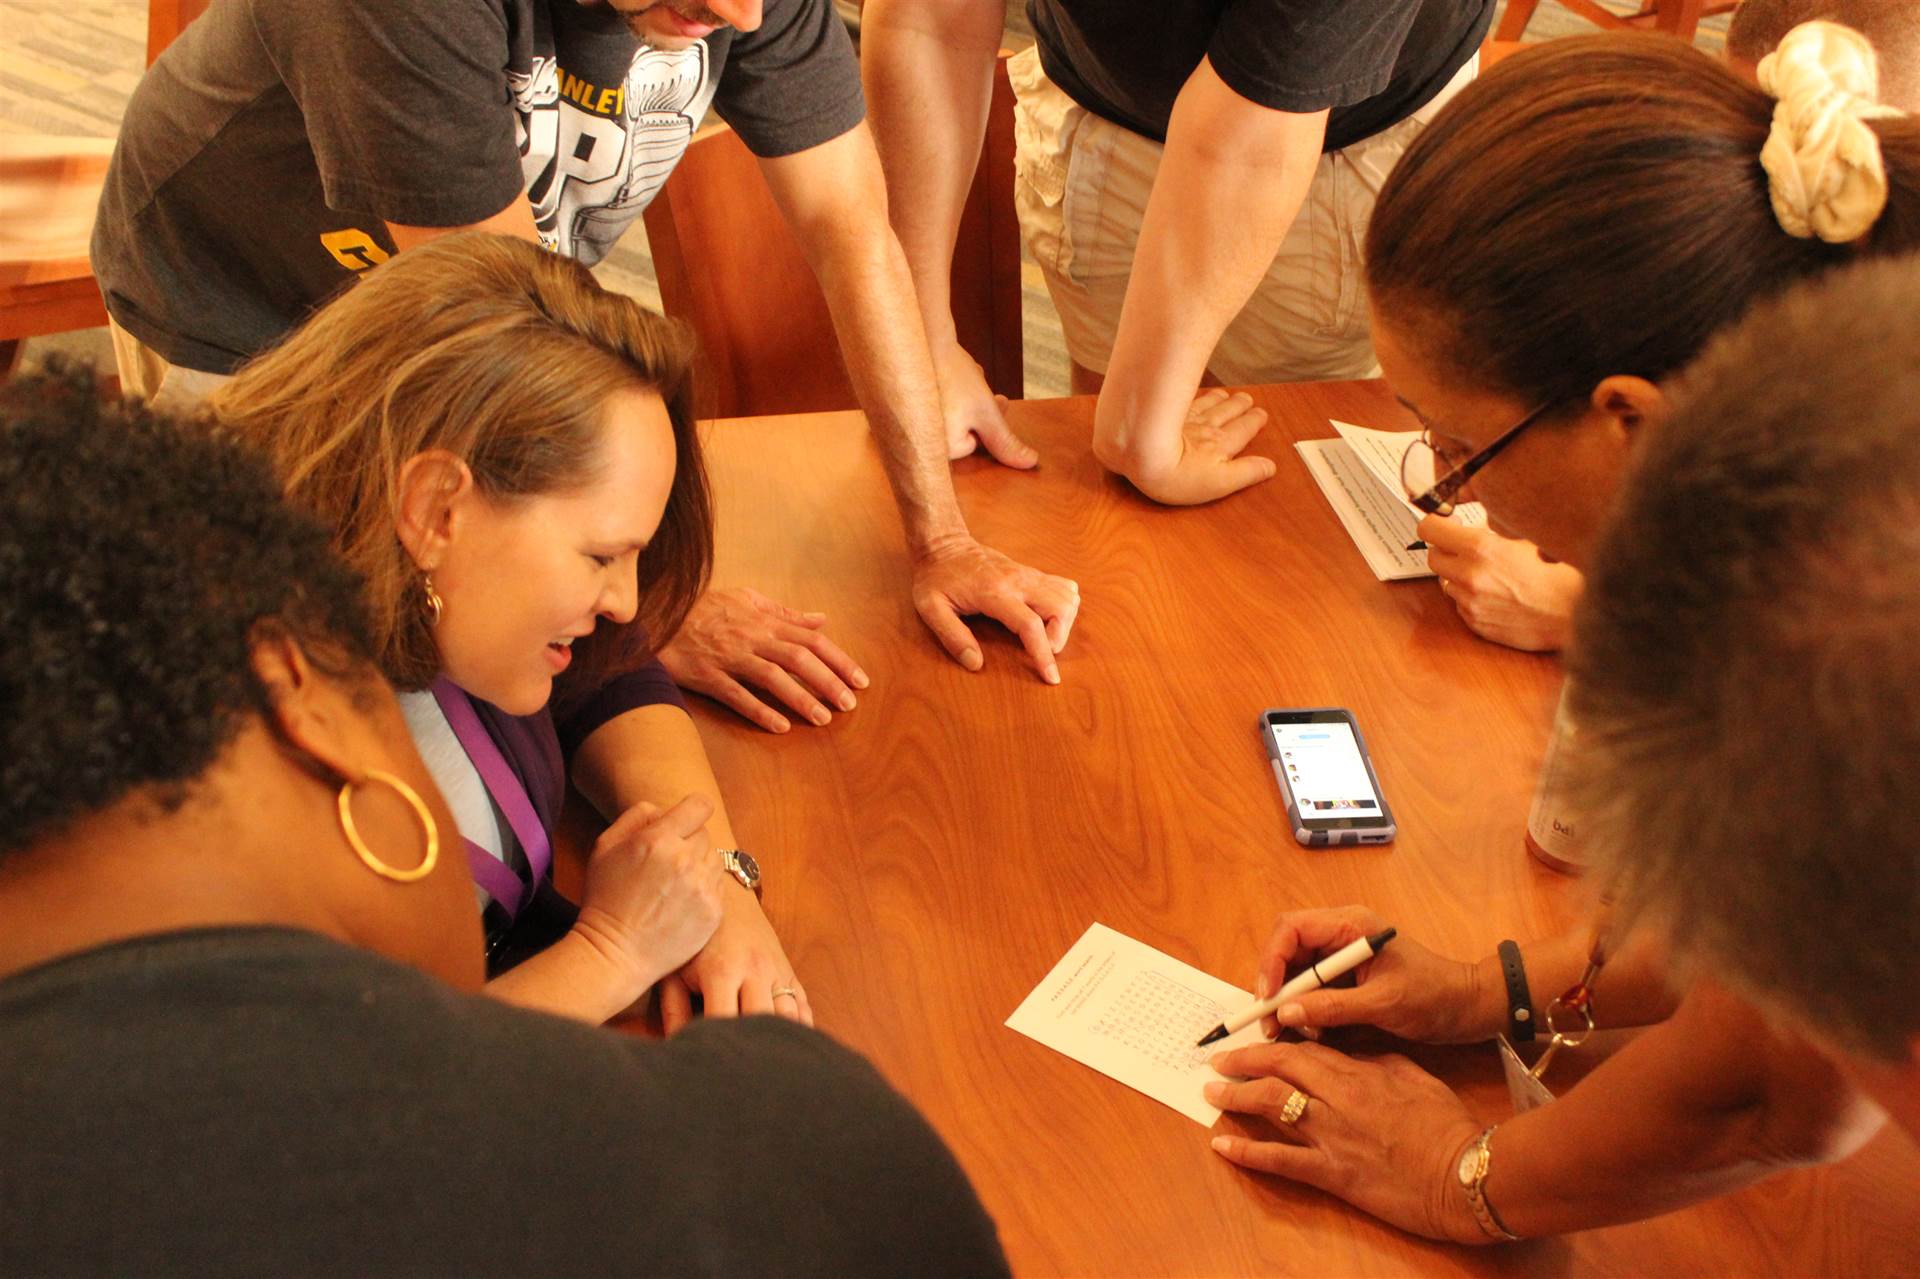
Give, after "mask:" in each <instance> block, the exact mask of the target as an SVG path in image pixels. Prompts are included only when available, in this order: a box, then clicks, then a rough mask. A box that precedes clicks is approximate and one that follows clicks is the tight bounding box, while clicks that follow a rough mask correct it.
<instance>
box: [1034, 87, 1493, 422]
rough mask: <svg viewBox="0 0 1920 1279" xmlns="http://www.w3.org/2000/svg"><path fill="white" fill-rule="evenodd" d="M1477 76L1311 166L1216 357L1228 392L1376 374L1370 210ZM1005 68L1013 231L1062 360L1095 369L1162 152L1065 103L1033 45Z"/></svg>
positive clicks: (1115, 320) (1110, 335) (1113, 322)
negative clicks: (1051, 316)
mask: <svg viewBox="0 0 1920 1279" xmlns="http://www.w3.org/2000/svg"><path fill="white" fill-rule="evenodd" d="M1479 67H1480V59H1479V56H1478V55H1475V56H1474V57H1473V58H1472V59H1470V60H1469V61H1468V62H1467V64H1466V65H1465V66H1463V67H1461V68H1460V71H1459V73H1458V74H1457V75H1455V76H1454V78H1453V79H1452V80H1451V81H1450V82H1449V83H1448V84H1447V87H1446V88H1444V89H1442V90H1441V91H1440V93H1439V94H1438V95H1437V96H1436V97H1435V98H1434V99H1433V101H1431V102H1429V103H1427V104H1426V105H1425V106H1423V107H1421V108H1420V110H1419V111H1417V112H1415V113H1414V114H1413V115H1412V116H1409V117H1408V118H1407V119H1405V120H1402V121H1401V122H1400V123H1399V124H1396V125H1394V126H1393V127H1392V128H1390V129H1388V130H1386V131H1385V132H1384V133H1377V134H1375V135H1374V136H1372V137H1370V138H1366V139H1363V140H1361V141H1359V142H1356V143H1354V144H1353V145H1352V146H1349V147H1346V148H1344V149H1342V150H1339V151H1334V152H1330V153H1328V154H1326V155H1323V156H1321V157H1320V165H1319V168H1318V169H1317V170H1316V171H1315V173H1314V176H1313V185H1312V186H1311V187H1310V188H1309V189H1308V191H1307V197H1306V201H1305V203H1304V204H1302V206H1301V208H1300V213H1299V215H1298V216H1297V217H1295V218H1294V220H1293V225H1292V226H1291V227H1289V228H1288V230H1287V236H1286V239H1285V240H1284V241H1282V242H1281V245H1280V252H1279V253H1278V254H1277V255H1276V256H1275V257H1274V260H1273V265H1272V266H1271V267H1270V268H1268V270H1267V274H1266V278H1265V279H1264V280H1262V281H1261V283H1260V286H1259V287H1258V288H1257V289H1256V290H1255V291H1254V294H1253V297H1252V298H1251V299H1249V300H1248V302H1247V305H1246V306H1245V308H1243V309H1242V310H1241V312H1240V314H1239V315H1237V316H1235V317H1234V320H1233V323H1232V324H1230V325H1229V326H1228V327H1227V331H1226V332H1225V333H1224V334H1222V335H1221V337H1220V341H1219V343H1218V345H1216V346H1215V347H1214V351H1213V358H1212V359H1211V360H1209V361H1208V362H1207V371H1208V372H1209V373H1210V374H1212V375H1213V377H1215V378H1216V379H1218V380H1219V381H1220V382H1223V383H1225V384H1227V385H1229V386H1237V385H1245V384H1249V383H1256V382H1298V381H1307V380H1310V379H1317V378H1361V377H1373V376H1374V375H1375V374H1377V373H1378V371H1379V366H1378V365H1377V364H1376V363H1375V362H1374V358H1373V342H1372V337H1371V334H1370V333H1369V332H1368V325H1367V305H1366V292H1365V281H1364V279H1363V274H1362V263H1361V246H1362V245H1363V244H1364V243H1365V242H1366V235H1367V222H1368V220H1369V219H1370V218H1371V217H1372V215H1373V202H1374V200H1375V198H1376V197H1378V196H1379V194H1380V187H1381V184H1382V183H1384V182H1385V181H1386V179H1387V174H1388V173H1389V172H1390V171H1391V170H1392V169H1393V166H1394V164H1395V162H1397V161H1398V160H1399V159H1400V156H1401V153H1402V152H1404V151H1405V150H1406V149H1407V147H1408V145H1409V144H1411V143H1412V141H1413V139H1414V138H1415V137H1417V136H1418V135H1419V133H1420V131H1421V130H1422V129H1424V128H1425V127H1426V125H1427V121H1429V120H1430V119H1432V118H1433V116H1434V114H1435V113H1436V112H1438V111H1439V110H1440V108H1441V107H1442V106H1443V105H1445V104H1446V102H1447V100H1448V99H1449V98H1451V97H1452V96H1453V95H1454V94H1455V93H1457V92H1459V91H1460V89H1461V88H1463V87H1464V86H1465V85H1467V84H1468V83H1470V82H1471V81H1472V80H1473V77H1474V75H1475V74H1476V73H1477V72H1478V71H1479ZM1008 71H1009V73H1010V75H1011V77H1012V80H1013V89H1014V95H1015V106H1014V126H1013V127H1014V136H1015V139H1016V142H1017V146H1018V150H1017V152H1016V156H1017V159H1016V161H1015V167H1014V175H1015V176H1014V203H1015V206H1016V207H1017V208H1018V210H1019V213H1020V232H1021V235H1022V237H1023V238H1024V239H1025V241H1026V246H1027V251H1028V252H1029V253H1030V254H1032V255H1033V258H1034V261H1035V262H1037V263H1038V264H1039V266H1040V273H1041V276H1042V277H1043V278H1044V279H1045V280H1046V282H1047V291H1048V293H1050V294H1052V296H1053V305H1054V308H1055V309H1056V310H1058V311H1059V313H1060V327H1061V329H1062V330H1063V331H1064V333H1065V336H1066V343H1067V353H1068V354H1069V355H1070V356H1072V357H1073V360H1074V362H1075V363H1076V364H1079V365H1080V366H1081V367H1083V368H1087V369H1091V370H1092V371H1093V372H1095V373H1105V372H1106V371H1107V361H1108V357H1109V356H1110V355H1111V353H1112V351H1113V339H1114V333H1115V330H1116V329H1117V328H1118V327H1119V321H1120V303H1121V301H1122V300H1123V299H1124V298H1125V297H1126V293H1127V277H1128V274H1129V273H1130V272H1131V270H1132V268H1133V249H1134V244H1135V242H1136V241H1137V240H1138V239H1139V237H1140V223H1141V219H1142V218H1143V217H1144V216H1145V214H1146V209H1147V196H1148V195H1149V194H1150V193H1151V192H1152V190H1153V179H1154V174H1155V173H1156V172H1158V170H1159V167H1160V151H1161V146H1160V144H1159V143H1158V142H1155V141H1153V140H1152V139H1150V138H1145V137H1142V136H1141V135H1139V134H1137V133H1135V132H1133V131H1132V130H1131V129H1127V128H1123V127H1122V126H1120V125H1117V124H1114V123H1113V122H1112V121H1110V120H1106V119H1103V118H1102V117H1100V116H1097V115H1094V114H1093V113H1092V112H1090V111H1088V110H1087V109H1086V108H1084V107H1082V106H1080V105H1078V104H1077V103H1075V102H1074V101H1073V99H1072V98H1069V97H1068V96H1067V95H1066V93H1065V92H1064V91H1063V90H1062V89H1060V88H1059V86H1057V85H1055V84H1054V83H1053V81H1051V80H1049V79H1048V78H1047V75H1046V72H1045V71H1043V70H1041V67H1040V56H1039V53H1038V51H1037V50H1035V49H1028V50H1026V51H1025V52H1023V53H1021V54H1019V55H1018V56H1016V57H1015V58H1013V59H1012V60H1011V61H1010V63H1009V65H1008Z"/></svg>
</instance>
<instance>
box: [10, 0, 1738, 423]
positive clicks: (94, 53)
mask: <svg viewBox="0 0 1920 1279" xmlns="http://www.w3.org/2000/svg"><path fill="white" fill-rule="evenodd" d="M1603 2H1604V3H1607V4H1608V6H1609V7H1611V8H1614V9H1618V10H1621V11H1623V12H1624V11H1626V10H1629V9H1633V8H1637V7H1638V5H1637V4H1636V3H1629V2H1628V0H1603ZM836 3H838V5H839V7H840V8H841V9H842V11H843V12H846V13H849V14H851V13H852V12H853V11H854V10H855V9H857V5H856V4H853V3H851V2H850V0H836ZM146 14H147V9H146V4H145V3H144V0H0V30H3V31H5V33H6V36H5V39H4V42H3V43H0V132H8V133H42V134H57V135H62V136H81V137H112V136H113V134H114V132H115V130H116V129H118V127H119V123H120V115H121V112H122V111H123V110H124V109H125V106H126V101H127V96H128V94H130V93H131V92H132V90H133V86H134V84H135V82H136V81H137V80H138V79H139V78H140V73H141V71H142V69H143V68H144V65H145V61H146ZM855 21H856V22H857V18H856V19H855ZM1724 29H1725V19H1710V20H1709V21H1708V22H1707V23H1706V24H1704V25H1703V26H1702V28H1701V31H1700V33H1699V37H1698V39H1697V40H1696V43H1698V44H1699V45H1700V46H1701V47H1702V48H1704V49H1706V50H1708V51H1709V52H1712V53H1718V52H1719V51H1720V49H1721V47H1722V43H1723V36H1722V32H1723V31H1724ZM1590 30H1592V28H1591V27H1590V26H1589V25H1588V24H1586V23H1585V22H1583V21H1581V20H1580V19H1579V18H1576V17H1574V16H1573V15H1572V14H1570V13H1568V12H1567V11H1566V10H1565V9H1562V8H1560V7H1559V6H1558V5H1556V4H1554V3H1553V2H1552V0H1547V2H1546V3H1545V4H1543V5H1541V7H1540V10H1539V12H1538V13H1536V14H1535V16H1534V19H1533V21H1532V23H1531V24H1530V25H1529V27H1528V29H1527V36H1528V38H1529V39H1534V40H1541V39H1549V38H1551V37H1553V36H1558V35H1566V34H1569V33H1572V32H1577V31H1590ZM1031 43H1032V36H1031V34H1029V30H1028V27H1027V25H1026V19H1025V5H1024V3H1023V0H1008V3H1007V44H1008V47H1010V48H1020V47H1022V46H1024V45H1027V44H1031ZM596 273H597V274H598V275H599V276H600V278H601V281H602V282H603V283H604V284H606V285H607V286H608V287H609V288H614V289H619V290H621V291H623V292H626V293H631V294H633V295H634V296H636V297H638V298H640V299H642V300H643V301H645V302H646V303H647V304H648V305H650V306H653V307H656V308H657V307H658V306H659V305H660V293H659V288H658V286H657V285H656V284H655V282H654V275H653V260H652V258H651V256H650V255H649V254H648V251H647V244H646V235H645V230H644V228H643V227H641V226H640V225H639V224H638V223H635V225H634V228H633V230H631V231H629V232H628V233H627V235H626V236H625V238H624V239H623V240H622V241H621V244H620V246H619V247H618V248H617V249H615V250H614V252H613V253H612V254H611V255H610V256H609V257H608V259H607V260H606V262H604V263H602V264H601V266H600V267H599V268H598V270H597V272H596ZM1022 274H1023V279H1022V283H1023V285H1024V304H1025V305H1024V316H1025V327H1026V370H1027V395H1028V396H1029V397H1030V398H1040V397H1043V396H1050V395H1064V394H1065V393H1066V386H1067V360H1066V350H1065V348H1064V347H1063V346H1062V344H1061V340H1060V324H1059V320H1058V318H1057V317H1056V316H1055V314H1054V311H1053V305H1052V303H1050V302H1049V301H1048V300H1047V294H1046V289H1045V287H1044V286H1043V285H1042V284H1041V282H1040V277H1039V273H1038V270H1037V269H1036V268H1035V267H1034V265H1033V264H1032V263H1031V262H1027V263H1025V264H1024V268H1023V273H1022ZM51 350H64V351H67V352H70V353H73V354H78V355H81V356H83V357H85V358H87V359H91V360H94V361H96V362H97V363H99V364H101V365H102V366H103V367H111V365H112V363H113V355H112V352H111V350H110V349H109V347H108V344H107V341H106V334H105V331H104V330H90V331H87V332H82V333H72V334H62V335H60V336H58V337H52V338H42V339H38V340H36V341H34V342H32V343H29V344H28V349H27V353H28V358H29V359H33V358H37V357H38V356H40V355H43V354H45V353H46V352H48V351H51Z"/></svg>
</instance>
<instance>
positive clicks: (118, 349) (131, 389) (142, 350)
mask: <svg viewBox="0 0 1920 1279" xmlns="http://www.w3.org/2000/svg"><path fill="white" fill-rule="evenodd" d="M107 332H108V335H109V336H110V337H112V339H113V362H114V363H115V364H116V365H118V366H119V368H120V390H121V393H122V394H124V395H131V396H133V397H134V398H135V399H140V400H145V401H146V402H147V403H149V404H152V405H154V406H156V407H158V408H166V409H176V410H186V409H193V408H197V407H199V404H200V401H202V400H204V399H206V398H207V397H208V396H209V395H212V394H213V393H214V391H215V390H217V389H218V388H220V387H221V386H224V385H225V384H226V383H227V382H228V381H229V380H230V379H229V378H228V376H227V375H226V374H224V373H203V372H201V371H200V370H199V369H183V368H181V367H179V366H178V365H175V364H169V363H167V361H166V360H165V358H164V357H162V356H161V354H160V353H159V352H158V351H156V350H154V349H153V348H152V347H150V346H148V345H147V344H146V343H145V342H142V341H141V340H140V339H139V338H137V337H135V336H133V334H131V333H129V332H127V331H126V330H125V329H123V328H121V327H120V326H119V325H118V324H115V323H114V322H113V318H112V317H111V316H109V317H108V318H107Z"/></svg>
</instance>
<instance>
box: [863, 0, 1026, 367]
mask: <svg viewBox="0 0 1920 1279" xmlns="http://www.w3.org/2000/svg"><path fill="white" fill-rule="evenodd" d="M1004 15H1005V11H1004V9H1003V7H1002V6H1001V5H1000V4H999V3H997V2H996V0H869V3H868V4H867V7H866V9H865V10H864V11H863V12H862V14H861V19H860V78H861V81H862V82H863V83H864V85H865V87H866V91H867V109H868V112H869V118H870V121H871V125H872V129H873V141H874V145H875V147H877V148H878V150H879V152H880V163H881V166H882V168H883V169H884V170H885V171H886V180H887V199H888V204H889V207H890V208H891V210H892V218H893V229H894V231H895V232H896V233H897V234H898V235H899V237H900V247H901V248H902V249H903V250H904V251H905V252H906V255H907V266H908V268H909V270H911V271H912V273H913V284H914V288H915V290H916V291H917V292H918V294H919V298H920V315H921V319H922V321H923V323H924V324H925V325H926V330H927V340H928V342H929V343H930V344H932V345H933V346H935V347H938V346H940V345H941V344H943V343H951V342H952V341H953V340H954V334H953V314H952V310H951V305H950V297H949V279H950V276H951V273H952V270H953V245H954V238H955V236H957V235H958V234H959V230H960V212H961V209H962V208H964V207H965V205H966V202H967V190H968V188H969V187H970V186H971V185H972V184H973V173H974V169H975V167H976V166H977V165H978V164H979V161H980V140H981V138H982V136H984V134H985V132H986V127H987V105H988V102H989V101H990V99H991V95H992V86H993V58H994V53H995V51H996V50H997V49H998V48H999V46H1000V32H1001V24H1002V22H1003V21H1004Z"/></svg>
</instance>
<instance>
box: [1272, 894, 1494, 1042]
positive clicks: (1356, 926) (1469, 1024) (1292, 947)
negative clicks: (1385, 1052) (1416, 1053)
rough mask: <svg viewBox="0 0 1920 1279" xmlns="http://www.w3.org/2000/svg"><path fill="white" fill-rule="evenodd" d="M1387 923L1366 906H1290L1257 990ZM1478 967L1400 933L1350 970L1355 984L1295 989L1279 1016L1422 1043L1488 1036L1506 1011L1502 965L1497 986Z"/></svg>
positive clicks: (1296, 1024) (1288, 1023)
mask: <svg viewBox="0 0 1920 1279" xmlns="http://www.w3.org/2000/svg"><path fill="white" fill-rule="evenodd" d="M1386 926H1387V921H1386V920H1385V919H1382V918H1381V917H1380V916H1379V915H1377V914H1375V913H1374V912H1373V911H1371V910H1368V909H1367V908H1366V907H1364V906H1336V907H1327V908H1320V909H1314V910H1299V911H1288V912H1287V913H1285V914H1283V915H1281V916H1280V917H1279V919H1278V920H1277V921H1276V922H1275V924H1274V928H1273V933H1272V935H1271V937H1270V938H1269V939H1268V941H1267V944H1266V947H1265V949H1264V950H1263V951H1262V954H1261V961H1260V980H1259V983H1258V989H1260V990H1263V991H1266V992H1268V993H1271V992H1273V991H1276V990H1278V989H1280V987H1281V986H1282V984H1283V983H1284V982H1285V981H1286V980H1287V977H1288V973H1289V971H1290V970H1300V969H1302V968H1303V966H1304V965H1306V964H1307V963H1308V962H1309V961H1310V960H1313V959H1314V958H1316V957H1323V958H1324V957H1330V956H1332V955H1333V954H1334V953H1335V952H1337V951H1339V950H1340V949H1341V948H1342V947H1344V946H1348V945H1350V944H1352V943H1353V942H1355V941H1357V940H1359V939H1361V938H1363V937H1368V936H1371V935H1374V934H1377V933H1379V932H1380V931H1381V930H1382V929H1384V928H1386ZM1478 967H1479V965H1476V964H1473V963H1468V962H1462V961H1459V960H1453V959H1448V958H1446V957H1445V956H1442V955H1437V954H1435V953H1434V952H1433V951H1431V950H1428V949H1427V948H1426V947H1425V946H1423V945H1421V944H1420V943H1419V942H1418V941H1416V940H1414V939H1413V938H1410V937H1407V936H1405V935H1401V936H1398V937H1396V939H1395V940H1394V943H1393V944H1392V945H1391V946H1389V947H1387V949H1386V951H1385V952H1384V953H1383V954H1380V955H1376V956H1375V957H1374V958H1372V959H1370V960H1368V961H1366V962H1365V963H1363V964H1361V965H1359V966H1358V967H1357V968H1355V969H1354V970H1352V971H1353V972H1354V975H1355V976H1356V977H1357V978H1358V980H1357V981H1356V982H1355V984H1353V985H1352V986H1321V987H1319V988H1318V989H1312V990H1307V991H1304V992H1300V993H1297V994H1295V995H1294V996H1293V997H1292V998H1290V999H1288V1000H1283V1001H1280V1002H1279V1003H1278V1005H1277V1006H1276V1007H1275V1010H1274V1019H1275V1022H1276V1023H1277V1024H1278V1026H1281V1027H1286V1028H1288V1029H1293V1030H1306V1029H1317V1028H1321V1027H1328V1026H1374V1027H1377V1028H1378V1029H1380V1030H1384V1031H1386V1032H1387V1033H1389V1034H1392V1035H1397V1036H1399V1037H1400V1038H1402V1039H1410V1040H1414V1041H1417V1042H1422V1043H1471V1042H1473V1041H1475V1040H1480V1039H1486V1038H1488V1037H1490V1036H1491V1035H1492V1034H1493V1033H1494V1032H1495V1031H1496V1030H1498V1029H1499V1028H1500V1026H1501V1025H1502V1024H1503V1023H1504V1021H1505V1017H1506V998H1505V993H1504V988H1502V986H1501V982H1500V979H1499V975H1498V971H1497V967H1496V968H1495V971H1494V973H1493V976H1492V977H1491V979H1490V980H1491V984H1489V980H1488V979H1486V977H1485V974H1482V973H1480V972H1477V971H1476V970H1477V968H1478ZM1325 970H1326V964H1325V963H1324V962H1323V964H1322V971H1323V972H1324V971H1325ZM1272 1029H1273V1027H1271V1026H1270V1027H1269V1030H1270V1031H1271V1030H1272Z"/></svg>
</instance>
